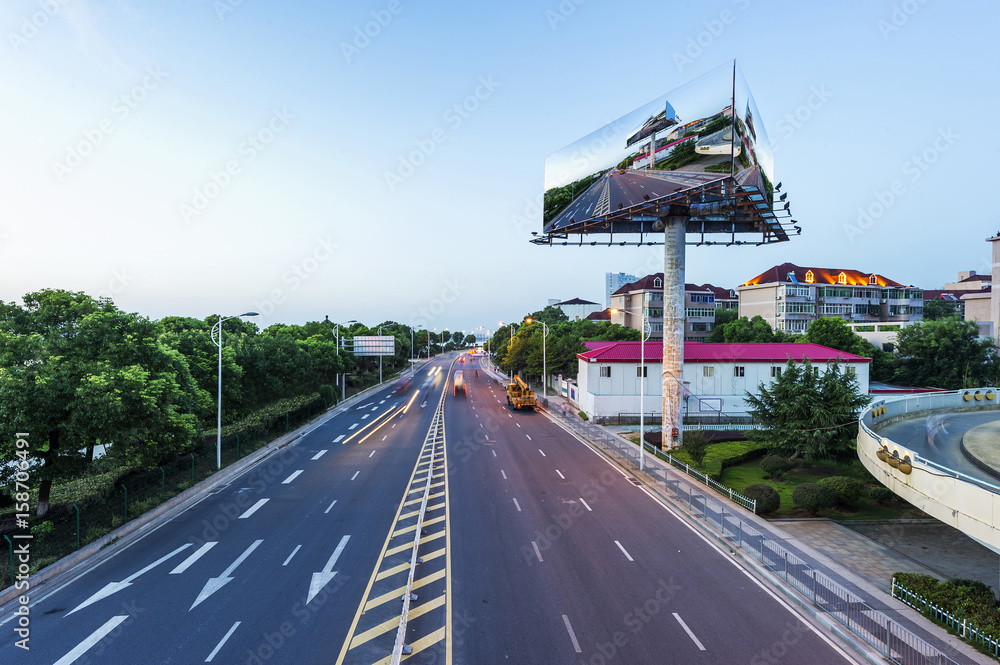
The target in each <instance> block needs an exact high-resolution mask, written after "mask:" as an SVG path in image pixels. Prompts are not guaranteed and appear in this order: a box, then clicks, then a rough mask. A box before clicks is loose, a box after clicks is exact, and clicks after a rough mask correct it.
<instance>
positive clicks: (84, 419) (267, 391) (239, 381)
mask: <svg viewBox="0 0 1000 665" xmlns="http://www.w3.org/2000/svg"><path fill="white" fill-rule="evenodd" d="M218 320H219V317H218V316H209V317H206V318H205V319H195V318H189V317H177V316H170V317H166V318H163V319H160V320H158V321H154V320H150V319H149V318H147V317H144V316H141V315H139V314H136V313H131V312H124V311H122V310H120V309H119V308H118V307H116V306H115V304H114V302H113V301H112V300H111V299H108V298H101V299H94V298H91V297H90V296H88V295H86V294H84V293H80V292H70V291H63V290H56V289H47V290H42V291H38V292H34V293H29V294H27V295H25V296H24V298H23V304H21V305H19V304H16V303H4V302H0V481H2V482H3V485H4V486H5V487H6V486H9V483H10V480H11V477H12V476H13V474H14V472H15V471H16V470H17V464H16V463H18V462H19V461H20V459H19V458H18V455H17V448H16V446H15V442H16V439H17V438H18V437H17V434H18V433H28V437H27V439H28V441H29V442H30V448H29V452H28V455H27V459H26V460H25V461H26V462H27V463H28V466H29V469H30V476H31V478H32V484H33V485H34V486H36V487H38V489H39V513H40V514H44V510H45V509H46V508H47V503H48V498H49V494H50V491H51V487H52V484H53V483H54V482H59V481H61V480H67V479H71V478H74V477H78V476H80V475H82V474H84V473H85V472H86V471H87V470H88V468H89V467H90V465H91V464H92V463H93V461H94V457H95V454H94V453H95V449H96V448H97V447H99V446H102V445H104V446H106V455H107V458H108V461H109V462H110V463H112V464H114V465H116V466H120V467H121V468H126V469H148V468H153V467H155V466H156V464H157V463H158V461H159V460H162V459H164V458H165V457H167V456H169V455H171V454H180V453H184V452H185V451H188V450H192V449H193V448H194V447H196V446H198V445H202V443H203V434H204V433H205V432H206V431H208V432H210V431H212V430H214V427H215V418H216V409H217V404H216V391H217V386H218V380H219V379H218V372H219V365H218V363H219V348H218V347H217V346H216V344H215V343H214V342H213V341H212V339H211V334H210V333H211V329H212V327H213V326H214V325H215V324H216V323H217V322H218ZM380 329H381V333H380V332H379V330H380ZM339 332H340V336H341V337H342V338H352V337H355V336H358V335H376V334H383V335H391V336H393V337H395V339H396V345H395V348H396V353H395V355H393V356H389V357H384V358H383V359H382V361H383V370H384V371H387V372H390V373H391V372H392V371H394V370H398V369H400V368H403V367H405V366H407V365H408V364H409V358H410V354H411V347H410V340H411V333H413V343H414V346H419V347H420V348H419V350H420V351H421V352H424V353H426V352H427V347H428V344H429V345H430V352H431V353H435V352H440V351H442V350H448V349H450V348H455V347H456V346H459V345H464V344H465V343H467V342H468V341H469V338H468V337H466V336H465V335H464V334H462V333H448V332H447V331H444V332H442V333H440V334H438V333H435V332H433V331H424V330H420V331H414V330H411V328H410V327H409V326H406V325H403V324H400V323H396V322H394V321H386V322H383V323H381V324H379V325H376V326H372V327H367V326H365V325H364V324H361V323H353V324H351V325H350V326H341V327H340V329H339ZM333 333H334V325H333V324H332V323H330V322H329V321H324V322H316V321H312V322H309V323H306V324H304V325H287V324H274V325H272V326H269V327H268V328H266V329H264V330H260V329H258V327H257V326H256V325H255V324H254V323H253V322H252V321H250V320H244V319H239V318H233V319H230V320H228V321H224V322H223V324H222V335H223V346H222V405H223V414H222V419H223V422H224V423H226V422H233V421H235V420H237V419H239V418H242V417H245V416H247V415H249V414H251V413H253V412H254V410H256V409H259V408H261V407H262V406H264V405H266V404H269V403H271V402H274V401H276V400H279V399H283V398H287V397H294V396H298V395H307V394H311V393H316V392H317V391H318V390H319V389H320V388H321V387H322V386H331V385H332V384H335V383H336V380H335V377H336V376H337V375H338V374H345V373H346V374H347V375H348V376H351V377H353V379H354V380H363V378H364V377H365V375H368V376H371V374H372V373H375V376H377V372H378V358H377V357H374V358H372V357H355V356H353V355H350V354H349V353H346V352H345V351H344V349H342V348H340V349H338V346H337V343H336V341H335V338H334V334H333ZM470 337H471V339H472V341H473V342H474V341H475V337H473V336H470ZM375 380H377V379H375ZM349 383H350V381H349ZM325 392H326V394H328V395H329V394H331V391H330V390H329V389H328V390H327V391H325ZM332 392H333V395H334V399H337V398H338V397H339V395H337V394H336V391H332Z"/></svg>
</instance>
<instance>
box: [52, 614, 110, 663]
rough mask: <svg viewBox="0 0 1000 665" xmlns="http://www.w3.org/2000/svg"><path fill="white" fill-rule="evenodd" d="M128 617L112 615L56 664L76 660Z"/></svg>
mask: <svg viewBox="0 0 1000 665" xmlns="http://www.w3.org/2000/svg"><path fill="white" fill-rule="evenodd" d="M127 618H128V615H127V614H126V615H124V616H116V617H111V618H110V619H108V620H107V621H106V622H105V623H104V625H103V626H101V627H100V628H98V629H97V630H95V631H94V632H93V633H91V634H90V637H88V638H87V639H85V640H84V641H83V642H80V643H79V644H77V645H76V646H75V647H73V650H72V651H70V652H69V653H68V654H66V655H65V656H63V657H62V658H60V659H59V660H57V661H56V663H55V665H69V664H70V663H72V662H74V661H75V660H76V659H77V658H79V657H80V656H82V655H83V654H85V653H86V652H87V650H88V649H89V648H90V647H92V646H94V645H95V644H97V643H98V642H100V641H101V640H103V639H104V636H105V635H107V634H108V633H110V632H111V631H112V630H114V629H115V628H117V627H118V624H120V623H121V622H122V621H124V620H125V619H127Z"/></svg>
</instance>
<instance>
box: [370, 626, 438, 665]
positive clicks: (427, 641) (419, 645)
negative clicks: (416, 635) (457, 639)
mask: <svg viewBox="0 0 1000 665" xmlns="http://www.w3.org/2000/svg"><path fill="white" fill-rule="evenodd" d="M444 636H445V629H444V627H443V626H442V627H441V628H438V629H437V630H435V631H434V632H433V633H431V634H430V635H428V636H427V637H421V638H420V639H419V640H417V641H416V642H414V643H413V644H411V645H410V646H412V647H413V651H412V652H411V653H410V655H409V656H403V657H402V658H401V659H400V660H406V659H407V658H410V657H412V656H415V655H417V654H418V653H420V652H421V651H423V650H424V649H426V648H427V647H432V646H434V645H435V644H437V643H438V642H440V641H441V640H442V638H444ZM448 642H451V640H448ZM445 658H446V659H447V660H445V663H449V664H450V663H451V652H450V651H448V653H447V655H446V656H445ZM391 662H392V654H389V656H387V657H385V658H383V659H382V660H379V661H376V662H375V665H387V664H388V663H391Z"/></svg>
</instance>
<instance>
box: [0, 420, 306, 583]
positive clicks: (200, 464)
mask: <svg viewBox="0 0 1000 665" xmlns="http://www.w3.org/2000/svg"><path fill="white" fill-rule="evenodd" d="M324 410H325V407H324V405H323V403H322V402H320V401H319V400H317V401H315V402H313V403H310V404H308V405H306V406H304V407H301V408H299V409H297V410H295V411H291V412H289V413H287V414H285V415H283V416H279V417H276V418H274V419H273V420H270V421H267V422H263V423H259V424H258V425H257V426H256V427H254V428H253V429H252V430H249V431H244V432H242V433H240V434H238V435H232V436H229V437H226V438H224V439H223V440H222V465H223V466H227V465H229V464H232V463H233V462H235V461H237V460H239V459H240V458H242V457H245V456H246V455H248V454H250V453H252V452H254V451H255V450H258V449H259V448H261V447H263V446H264V445H266V444H268V443H270V442H271V441H273V440H274V439H275V438H277V437H278V436H281V435H282V434H284V433H286V432H288V431H290V430H291V429H295V428H297V427H299V426H300V425H302V424H304V423H306V422H308V421H309V420H310V419H311V418H312V417H314V416H315V415H316V414H317V413H320V412H321V411H324ZM209 438H210V439H211V440H210V441H208V440H206V442H205V443H204V445H200V446H198V447H197V448H196V449H195V450H193V451H192V452H190V453H187V454H184V455H180V456H177V457H175V458H173V459H171V460H167V461H164V463H163V464H161V465H160V466H158V467H156V468H154V469H152V470H150V471H148V472H142V473H132V474H129V475H127V476H124V477H121V478H116V477H113V476H114V472H109V474H107V475H111V476H112V477H110V478H109V477H107V475H95V476H85V477H83V478H81V479H78V480H77V481H74V482H72V483H68V484H66V485H64V486H58V485H57V486H53V489H52V506H53V507H52V508H50V510H49V512H48V514H46V515H45V517H44V518H37V517H34V516H32V517H31V518H30V523H31V524H32V535H33V538H32V544H31V552H32V561H31V564H32V572H34V571H36V570H39V569H41V568H44V567H45V566H47V565H49V564H51V563H53V562H55V561H57V560H58V559H60V558H62V557H64V556H66V555H68V554H72V553H73V552H75V551H76V550H78V549H80V548H81V547H83V546H85V545H87V544H89V543H91V542H93V541H95V540H97V539H98V538H101V537H102V536H104V535H106V534H108V533H110V532H111V531H114V530H115V529H117V528H118V527H120V526H122V525H123V524H125V522H127V521H129V520H130V519H133V518H135V517H138V516H139V515H141V514H142V513H144V512H146V511H148V510H150V509H152V508H154V507H155V506H157V505H159V504H161V503H163V502H164V501H166V500H167V499H169V498H171V497H173V496H175V495H177V494H179V493H180V492H182V491H184V490H185V489H187V488H189V487H191V486H193V485H195V484H196V483H198V482H201V481H202V480H204V479H205V478H207V477H209V476H211V475H212V474H213V473H215V472H216V471H217V470H218V469H217V468H216V459H215V455H216V442H215V437H209ZM98 468H99V466H98ZM73 495H80V496H85V497H86V498H85V500H82V501H81V500H77V502H75V503H73V502H69V503H61V502H60V497H62V496H73ZM31 503H32V506H35V505H37V496H32V501H31ZM4 526H8V528H0V544H3V545H7V548H8V549H9V554H10V555H11V556H0V590H3V589H5V588H7V586H8V585H11V584H13V577H14V566H13V564H12V562H11V558H12V555H13V551H14V549H13V548H14V545H13V540H12V538H13V536H14V533H15V529H14V524H13V522H12V523H11V524H10V525H4ZM20 531H21V533H23V529H21V530H20ZM2 551H3V550H0V552H2Z"/></svg>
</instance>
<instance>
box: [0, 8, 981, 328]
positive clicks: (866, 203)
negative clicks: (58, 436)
mask: <svg viewBox="0 0 1000 665" xmlns="http://www.w3.org/2000/svg"><path fill="white" fill-rule="evenodd" d="M46 6H48V7H49V9H48V10H46V9H45V7H46ZM56 8H57V9H56ZM907 12H909V13H907ZM997 25H1000V7H998V6H997V5H996V4H995V3H987V2H982V3H973V2H966V3H961V4H954V3H943V2H932V1H927V2H919V1H918V0H907V1H906V2H900V1H899V0H895V1H893V2H888V1H887V2H842V3H812V2H810V3H803V2H766V3H765V2H756V1H752V0H750V1H748V0H740V1H739V2H730V1H724V2H698V3H665V2H662V1H661V0H655V1H654V0H650V1H647V2H628V1H626V2H614V3H611V2H598V1H597V0H587V1H586V2H578V3H576V2H573V0H563V2H561V3H560V2H557V1H556V0H551V1H549V2H545V1H530V2H528V1H520V0H512V1H510V2H505V3H488V4H477V3H467V2H437V3H433V2H413V1H412V0H392V1H387V0H378V1H371V0H366V1H364V2H351V3H329V2H296V3H291V2H289V3H276V2H265V1H263V0H242V1H240V0H217V1H213V0H186V1H181V0H171V1H170V2H167V1H166V0H158V1H151V2H142V3H140V2H133V1H129V0H117V1H115V2H112V1H111V0H50V1H49V2H48V3H38V2H33V1H31V0H8V1H6V2H4V3H3V4H2V5H0V35H2V38H3V44H2V45H0V87H2V89H3V103H2V104H0V211H2V214H0V276H2V277H0V285H2V286H0V299H3V300H5V301H12V300H16V301H19V300H20V298H21V296H22V295H23V294H24V293H26V292H28V291H32V290H36V289H40V288H45V287H52V288H63V289H70V290H81V291H86V292H88V293H91V294H94V295H99V294H104V295H111V296H112V297H113V298H114V299H115V301H116V302H117V303H118V304H119V306H120V307H122V308H123V309H126V310H129V311H138V312H140V313H142V314H145V315H147V316H150V317H152V318H159V317H162V316H166V315H187V316H196V317H203V316H206V315H208V314H211V313H214V312H220V311H221V312H224V313H237V312H240V311H245V310H248V309H256V310H259V311H261V312H262V313H267V314H268V316H262V317H260V318H259V319H257V323H258V324H260V325H262V326H266V325H268V324H270V323H273V322H279V321H280V322H289V323H301V322H304V321H307V320H317V319H319V320H321V319H322V318H323V316H324V315H327V314H329V315H330V317H331V318H333V319H335V320H346V319H358V320H361V321H364V322H366V323H377V322H379V321H382V320H385V319H394V320H398V321H401V322H403V323H409V324H414V325H415V324H424V325H426V326H428V327H437V328H438V329H441V328H449V329H451V330H456V329H467V330H471V329H474V328H476V327H478V326H484V327H485V328H495V327H496V322H497V321H498V320H500V319H502V320H504V321H507V320H510V319H513V318H517V317H520V316H521V315H523V314H524V313H526V312H529V311H532V310H535V309H539V308H541V307H542V306H544V304H545V303H546V302H547V299H549V298H560V299H568V298H573V297H581V298H585V299H589V300H593V301H597V302H603V275H604V273H605V272H607V271H613V272H618V271H624V272H632V273H635V274H637V275H641V274H646V273H648V272H655V271H657V270H660V269H662V253H661V250H660V248H642V249H637V248H634V247H630V248H613V249H611V248H600V247H596V248H589V247H588V248H583V249H577V248H570V247H565V248H563V247H555V248H540V247H535V246H533V245H530V244H529V243H528V242H527V240H528V239H529V238H530V232H531V231H537V230H540V228H541V213H540V208H539V207H538V206H537V204H538V202H539V201H540V195H541V191H542V184H543V181H542V174H543V166H544V160H545V157H546V156H547V155H549V154H551V153H552V152H555V151H556V150H559V149H560V148H562V147H564V146H566V145H567V144H569V143H571V142H573V141H575V140H576V139H578V138H580V137H582V136H584V135H585V134H587V133H589V132H591V131H593V130H595V129H597V128H598V127H600V126H601V125H603V124H605V123H606V122H609V121H611V120H613V119H615V118H617V117H619V116H622V115H624V114H626V113H628V112H629V111H631V110H633V109H635V108H636V107H638V106H640V105H642V104H644V103H646V102H649V101H650V100H652V99H654V98H656V97H658V96H660V95H662V94H664V93H665V92H667V91H669V90H671V89H673V88H675V87H677V86H679V85H681V84H683V83H685V82H687V81H688V80H690V79H692V78H694V77H696V76H698V75H700V74H702V73H704V72H706V71H708V70H710V69H712V68H714V67H716V66H718V65H720V64H722V63H723V62H725V61H727V60H730V59H732V58H736V59H737V61H738V62H739V64H740V67H741V69H742V71H743V73H744V75H745V77H746V79H747V82H748V83H749V85H750V88H751V90H752V92H753V94H754V97H755V99H756V101H757V105H758V107H759V108H760V113H761V116H762V121H763V123H764V124H765V126H766V128H767V131H768V134H769V135H770V137H771V141H772V144H774V147H775V169H774V170H775V178H776V180H780V181H782V182H783V183H784V187H783V191H787V192H788V193H789V195H790V198H789V200H790V201H791V202H792V211H793V213H794V214H795V217H796V219H798V220H800V221H801V222H802V226H803V227H804V232H803V235H802V236H801V237H798V238H794V239H793V240H792V242H789V243H783V244H780V245H776V246H773V247H768V248H736V247H734V248H728V249H725V248H690V250H689V252H688V264H687V265H688V270H687V281H689V282H697V283H703V282H711V283H714V284H716V285H719V286H730V287H732V286H735V285H737V284H738V283H740V282H742V281H745V280H747V279H749V278H750V277H752V276H754V275H756V274H758V273H759V272H761V271H763V270H765V269H766V268H768V267H770V266H772V265H774V264H777V263H781V262H783V261H792V262H794V263H798V264H800V265H816V266H823V267H845V268H856V269H859V270H863V271H866V272H867V271H871V272H878V273H881V274H884V275H886V276H887V277H890V278H891V279H895V280H897V281H900V282H903V283H912V284H915V285H918V286H921V287H924V288H935V287H940V286H941V284H942V283H944V282H948V281H953V280H954V279H955V277H956V274H957V272H958V271H959V270H963V269H974V270H977V271H979V272H988V271H989V259H988V254H987V251H988V247H987V244H986V243H985V242H983V240H984V239H985V238H986V237H987V236H989V235H992V234H994V233H995V232H996V231H997V230H998V229H1000V220H996V219H993V217H994V216H995V213H994V206H993V205H992V199H993V184H992V181H991V180H990V175H989V174H990V173H991V172H992V170H993V169H994V168H995V162H996V159H997V157H998V156H1000V151H998V148H1000V139H998V138H997V133H996V132H995V131H992V130H990V128H989V123H990V122H991V121H990V120H989V117H990V114H991V113H992V112H993V111H994V110H995V109H996V108H997V107H998V99H997V97H998V91H997V86H996V85H995V83H994V81H995V79H996V72H997V71H998V69H1000V68H998V65H1000V55H998V50H997V48H996V27H997ZM366 30H367V32H368V33H370V34H371V35H373V36H359V35H364V33H365V31H366ZM456 105H457V106H456ZM796 116H797V119H796ZM921 156H922V157H921ZM914 157H917V158H918V159H919V160H921V161H920V162H919V163H918V162H917V161H914ZM923 160H926V163H925V162H924V161H923ZM931 162H932V163H931ZM894 188H895V190H896V191H895V192H893V189H894ZM890 198H891V199H892V201H891V203H890V202H889V201H890ZM880 199H881V201H880ZM880 206H881V207H883V210H881V211H880ZM859 208H861V209H870V211H872V212H874V213H878V214H876V215H873V216H872V217H871V218H869V219H867V220H862V222H863V223H862V224H858V217H859V212H858V211H859Z"/></svg>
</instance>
